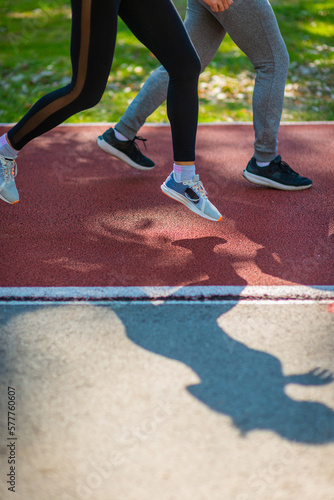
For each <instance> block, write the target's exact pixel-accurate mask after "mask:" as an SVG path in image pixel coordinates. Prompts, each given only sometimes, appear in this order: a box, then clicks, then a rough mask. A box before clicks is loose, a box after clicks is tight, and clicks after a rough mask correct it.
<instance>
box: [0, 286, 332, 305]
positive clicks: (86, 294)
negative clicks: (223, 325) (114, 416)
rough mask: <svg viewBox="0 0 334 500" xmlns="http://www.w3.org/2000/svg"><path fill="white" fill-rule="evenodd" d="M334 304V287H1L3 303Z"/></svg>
mask: <svg viewBox="0 0 334 500" xmlns="http://www.w3.org/2000/svg"><path fill="white" fill-rule="evenodd" d="M122 300H124V301H152V300H164V301H167V300H168V301H191V302H192V301H231V302H238V301H261V302H262V301H274V302H276V301H282V300H283V301H290V302H295V301H329V302H332V301H334V286H312V287H310V286H299V285H296V286H246V287H242V286H203V287H201V286H186V287H183V286H178V287H172V286H166V287H147V286H143V287H0V303H4V302H7V303H8V302H14V301H15V302H17V301H19V302H24V301H33V302H36V301H42V302H50V301H55V302H58V301H59V302H64V301H70V302H73V301H74V302H75V301H88V302H89V301H94V302H95V301H122Z"/></svg>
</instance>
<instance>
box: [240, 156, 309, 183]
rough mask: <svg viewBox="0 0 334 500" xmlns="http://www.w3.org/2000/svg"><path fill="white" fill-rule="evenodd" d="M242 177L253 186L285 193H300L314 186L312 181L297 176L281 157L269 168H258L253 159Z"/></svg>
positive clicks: (271, 163) (277, 157)
mask: <svg viewBox="0 0 334 500" xmlns="http://www.w3.org/2000/svg"><path fill="white" fill-rule="evenodd" d="M242 175H243V176H244V178H245V179H247V180H248V181H249V182H252V183H253V184H260V185H261V186H267V187H272V188H275V189H283V190H285V191H298V190H301V189H308V188H310V187H311V186H312V181H311V180H310V179H308V178H307V177H302V176H300V175H299V174H297V172H295V171H294V170H292V168H291V167H290V166H289V165H288V164H287V163H285V161H282V158H281V157H280V156H276V158H275V159H274V160H273V161H272V162H270V164H269V165H268V166H267V167H258V166H257V164H256V160H255V158H254V157H253V158H252V159H251V160H250V161H249V163H248V165H247V167H246V169H245V170H244V171H243V174H242Z"/></svg>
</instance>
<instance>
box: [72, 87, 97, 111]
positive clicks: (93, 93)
mask: <svg viewBox="0 0 334 500" xmlns="http://www.w3.org/2000/svg"><path fill="white" fill-rule="evenodd" d="M102 96H103V90H102V91H99V90H98V89H83V90H82V91H81V92H80V95H79V97H78V105H79V106H80V107H81V110H82V111H83V110H84V109H89V108H94V107H95V106H96V105H97V104H98V103H99V102H100V100H101V99H102Z"/></svg>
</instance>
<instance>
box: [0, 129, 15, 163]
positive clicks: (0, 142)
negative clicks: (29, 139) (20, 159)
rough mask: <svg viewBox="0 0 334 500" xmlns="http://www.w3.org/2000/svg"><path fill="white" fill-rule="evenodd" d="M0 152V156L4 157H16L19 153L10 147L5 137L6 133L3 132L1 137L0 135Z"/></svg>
mask: <svg viewBox="0 0 334 500" xmlns="http://www.w3.org/2000/svg"><path fill="white" fill-rule="evenodd" d="M0 154H1V155H2V156H5V157H6V158H12V159H14V158H16V157H17V155H18V154H19V151H16V149H14V148H12V146H10V145H9V144H8V141H7V139H6V134H3V135H2V136H1V137H0Z"/></svg>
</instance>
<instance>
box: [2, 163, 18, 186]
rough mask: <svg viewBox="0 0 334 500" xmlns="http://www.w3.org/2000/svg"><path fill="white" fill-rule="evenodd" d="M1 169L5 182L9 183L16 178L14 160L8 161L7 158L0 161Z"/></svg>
mask: <svg viewBox="0 0 334 500" xmlns="http://www.w3.org/2000/svg"><path fill="white" fill-rule="evenodd" d="M1 168H2V170H3V176H4V179H5V182H10V181H11V180H12V179H14V178H15V177H16V174H17V165H16V161H15V160H9V159H8V158H4V159H2V161H1Z"/></svg>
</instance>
